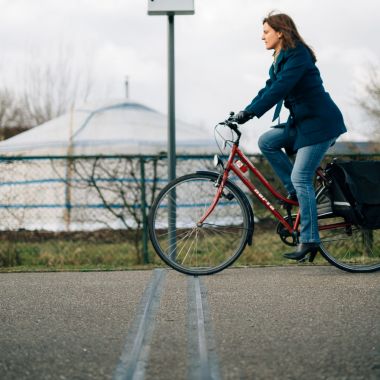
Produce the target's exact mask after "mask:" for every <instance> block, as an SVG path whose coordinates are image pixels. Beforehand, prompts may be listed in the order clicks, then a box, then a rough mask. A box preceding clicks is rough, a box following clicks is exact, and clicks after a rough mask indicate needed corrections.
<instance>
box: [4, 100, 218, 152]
mask: <svg viewBox="0 0 380 380" xmlns="http://www.w3.org/2000/svg"><path fill="white" fill-rule="evenodd" d="M176 140H177V153H178V154H205V153H213V152H214V151H215V142H214V139H213V137H212V131H211V130H209V131H205V130H203V129H202V128H200V127H197V126H194V125H190V124H187V123H183V122H180V121H177V122H176ZM166 150H167V117H166V116H165V115H163V114H161V113H159V112H157V111H154V110H153V109H151V108H149V107H146V106H144V105H142V104H140V103H135V102H132V101H129V100H122V101H115V102H112V103H108V104H102V105H100V106H99V105H98V106H83V107H79V108H76V109H74V110H72V111H71V112H69V113H67V114H65V115H62V116H60V117H58V118H56V119H53V120H50V121H48V122H46V123H44V124H42V125H39V126H37V127H35V128H32V129H31V130H29V131H26V132H24V133H21V134H19V135H16V136H14V137H12V138H10V139H7V140H5V141H2V142H0V156H4V155H5V156H9V155H11V156H65V155H75V156H84V155H104V154H106V155H112V154H115V155H117V154H128V155H131V154H145V155H149V154H157V153H159V152H162V151H166Z"/></svg>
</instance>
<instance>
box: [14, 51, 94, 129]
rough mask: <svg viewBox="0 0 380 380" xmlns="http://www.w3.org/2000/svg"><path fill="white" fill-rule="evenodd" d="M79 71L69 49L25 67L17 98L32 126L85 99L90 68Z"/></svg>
mask: <svg viewBox="0 0 380 380" xmlns="http://www.w3.org/2000/svg"><path fill="white" fill-rule="evenodd" d="M83 71H84V72H80V70H79V69H78V67H76V65H75V54H74V53H73V52H72V49H68V48H66V49H65V48H62V47H59V48H58V51H57V52H55V53H51V54H50V55H49V57H47V58H46V57H45V60H44V62H42V61H41V60H34V59H33V60H32V61H31V62H30V63H29V64H28V65H27V67H26V71H25V80H24V84H23V90H22V93H21V99H22V104H23V110H24V113H25V117H26V118H27V119H28V120H29V122H30V124H31V125H33V126H35V125H38V124H42V123H44V122H46V121H48V120H51V119H53V118H55V117H57V116H60V115H62V114H63V113H65V112H67V111H68V110H69V109H71V107H72V106H73V105H74V104H75V103H76V102H77V101H81V102H84V101H86V100H87V98H88V96H89V94H90V92H91V89H92V81H91V70H89V69H88V68H87V69H84V70H83Z"/></svg>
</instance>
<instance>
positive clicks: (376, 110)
mask: <svg viewBox="0 0 380 380" xmlns="http://www.w3.org/2000/svg"><path fill="white" fill-rule="evenodd" d="M368 73H369V74H368V79H367V80H366V81H365V84H364V86H363V88H364V96H361V97H360V98H359V97H356V100H357V102H358V104H359V106H360V107H361V108H362V109H363V110H364V111H365V112H366V114H367V115H368V116H369V117H370V118H371V119H372V120H373V121H374V122H375V128H374V133H375V136H376V139H380V70H379V68H376V67H374V66H371V67H370V68H369V70H368Z"/></svg>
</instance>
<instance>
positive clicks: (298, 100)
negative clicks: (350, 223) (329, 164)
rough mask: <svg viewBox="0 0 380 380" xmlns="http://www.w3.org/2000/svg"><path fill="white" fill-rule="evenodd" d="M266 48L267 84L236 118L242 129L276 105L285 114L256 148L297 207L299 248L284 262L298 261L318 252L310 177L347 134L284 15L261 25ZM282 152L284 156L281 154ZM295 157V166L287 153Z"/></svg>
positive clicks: (311, 57)
mask: <svg viewBox="0 0 380 380" xmlns="http://www.w3.org/2000/svg"><path fill="white" fill-rule="evenodd" d="M262 39H263V40H264V42H265V46H266V49H268V50H274V54H273V57H274V62H273V64H272V65H271V67H270V70H269V79H268V80H267V82H266V85H265V87H264V88H263V89H262V90H260V91H259V93H258V94H257V96H256V97H255V98H254V99H253V100H252V102H251V103H250V104H249V105H248V106H247V107H246V108H245V109H244V110H243V111H240V112H239V113H238V114H237V115H236V116H235V120H236V121H237V122H238V123H239V124H243V123H245V122H247V121H248V120H250V119H251V118H253V117H254V116H256V117H258V118H259V117H261V116H262V115H263V114H264V113H266V112H267V111H268V110H270V109H271V108H272V107H273V106H275V105H276V108H275V113H274V116H273V120H272V121H275V120H277V118H278V117H279V114H280V110H281V107H282V104H283V103H284V106H285V107H286V108H288V109H289V111H290V115H289V118H288V120H287V122H286V123H283V124H278V125H275V126H274V127H273V128H272V129H270V130H269V131H267V132H266V133H264V134H263V135H262V136H260V139H259V147H260V150H261V152H262V153H263V155H264V156H265V157H266V158H267V159H268V161H269V162H270V164H271V166H272V167H273V169H274V171H275V172H276V174H277V175H278V176H279V177H280V179H281V181H282V182H283V184H284V186H285V188H286V189H287V191H288V197H289V198H291V199H297V198H298V202H299V205H300V214H301V230H300V244H299V245H298V246H297V249H296V251H295V252H291V253H287V254H285V255H284V257H286V258H289V259H293V260H301V259H303V258H304V257H305V256H306V255H307V254H311V255H315V254H316V253H317V252H318V249H319V245H320V238H319V233H318V221H317V208H316V201H315V191H314V186H313V177H314V174H315V171H316V169H317V167H318V166H319V164H320V162H321V160H322V158H323V156H324V155H325V153H326V151H327V150H328V148H329V147H330V146H331V145H332V144H334V142H335V140H336V139H337V137H338V136H340V135H341V134H342V133H344V132H346V131H347V130H346V127H345V125H344V121H343V117H342V114H341V112H340V110H339V109H338V107H337V106H336V105H335V103H334V102H333V100H332V99H331V98H330V96H329V94H328V93H327V92H326V91H325V89H324V87H323V84H322V79H321V77H320V73H319V70H318V68H317V67H316V65H315V62H316V56H315V54H314V52H313V50H312V49H311V48H310V47H309V46H308V45H307V44H306V43H305V41H304V40H303V38H302V37H301V36H300V34H299V33H298V31H297V28H296V25H295V24H294V22H293V20H292V19H291V18H290V17H289V16H288V15H286V14H273V13H270V14H269V15H268V16H267V17H266V18H265V19H264V20H263V36H262ZM283 149H285V151H286V153H285V152H284V151H283ZM294 153H297V155H296V157H295V161H294V164H293V163H292V161H291V160H290V159H289V156H288V154H294Z"/></svg>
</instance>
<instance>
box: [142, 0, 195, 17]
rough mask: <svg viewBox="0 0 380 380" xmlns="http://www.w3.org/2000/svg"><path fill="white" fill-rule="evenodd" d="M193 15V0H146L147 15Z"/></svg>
mask: <svg viewBox="0 0 380 380" xmlns="http://www.w3.org/2000/svg"><path fill="white" fill-rule="evenodd" d="M167 14H172V15H193V14H194V0H148V15H152V16H154V15H167Z"/></svg>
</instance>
